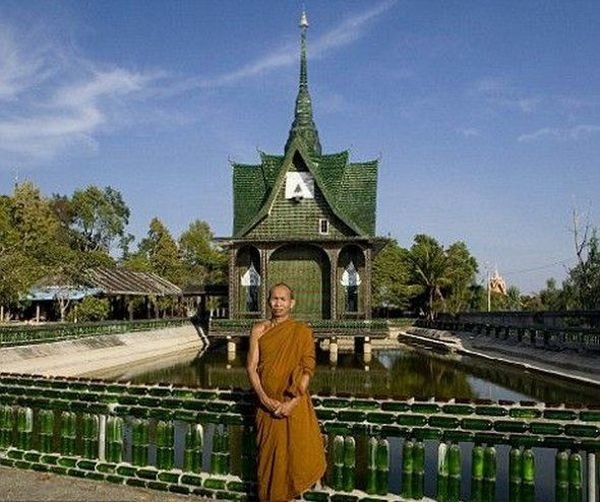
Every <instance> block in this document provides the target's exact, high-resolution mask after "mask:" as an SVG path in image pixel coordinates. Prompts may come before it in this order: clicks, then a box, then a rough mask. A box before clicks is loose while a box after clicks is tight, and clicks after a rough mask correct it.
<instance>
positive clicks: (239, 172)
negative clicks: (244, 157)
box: [233, 13, 377, 238]
mask: <svg viewBox="0 0 600 502" xmlns="http://www.w3.org/2000/svg"><path fill="white" fill-rule="evenodd" d="M307 28H308V21H307V19H306V14H305V13H303V14H302V18H301V21H300V29H301V38H300V79H299V86H298V95H297V97H296V105H295V109H294V121H293V123H292V126H291V129H290V132H289V136H288V140H287V142H286V145H285V150H284V155H271V154H267V153H264V152H260V164H238V163H234V164H233V206H234V207H233V213H234V214H233V237H237V238H239V237H243V236H244V235H245V234H246V233H247V232H249V231H250V230H251V229H252V228H253V227H254V226H255V225H256V224H257V223H258V222H260V221H261V220H262V219H263V218H264V217H266V216H267V215H268V213H269V211H270V209H271V206H272V203H273V199H274V197H275V196H276V194H277V190H278V189H279V188H280V187H281V185H282V183H283V180H284V178H285V172H286V171H287V170H288V169H289V168H290V167H291V164H292V161H293V156H294V155H295V153H296V152H298V153H299V154H300V155H301V156H302V157H303V159H304V161H305V163H306V165H307V167H308V169H309V171H311V172H312V174H313V176H314V179H315V183H316V184H317V186H318V187H319V189H320V190H321V192H322V194H323V196H324V198H325V200H326V201H327V203H328V205H329V207H330V208H331V210H332V211H333V213H334V214H335V215H336V216H337V217H338V218H339V219H340V220H341V221H342V222H343V223H345V224H346V225H347V226H348V227H349V228H350V229H351V230H352V231H353V232H355V234H356V235H357V236H373V235H375V210H376V208H375V206H376V200H377V160H373V161H368V162H354V163H350V162H349V161H348V158H349V155H348V151H342V152H339V153H333V154H323V153H322V151H321V143H320V141H319V134H318V131H317V128H316V125H315V122H314V120H313V113H312V102H311V98H310V94H309V91H308V69H307V57H306V30H307Z"/></svg>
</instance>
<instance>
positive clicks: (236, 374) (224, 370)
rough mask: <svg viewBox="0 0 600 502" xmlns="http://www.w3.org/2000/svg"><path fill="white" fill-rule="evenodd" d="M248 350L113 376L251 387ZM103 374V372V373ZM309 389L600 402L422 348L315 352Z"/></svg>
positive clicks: (594, 395)
mask: <svg viewBox="0 0 600 502" xmlns="http://www.w3.org/2000/svg"><path fill="white" fill-rule="evenodd" d="M245 358H246V354H245V352H244V351H242V350H238V352H237V354H236V356H235V358H232V357H231V354H228V353H227V350H226V348H225V347H224V346H220V347H211V348H209V349H208V350H206V351H204V352H202V353H200V354H197V355H196V356H195V357H194V356H192V357H188V359H187V360H186V361H181V362H177V363H173V362H172V361H170V362H168V363H167V364H166V365H165V366H163V367H156V366H155V367H154V368H153V369H152V370H150V371H148V370H147V369H145V370H144V369H136V368H135V367H132V368H129V369H128V370H127V371H125V372H120V373H118V374H113V375H110V377H112V378H116V379H119V380H131V381H133V382H137V383H152V382H169V383H175V384H183V385H187V386H193V387H205V388H213V387H220V388H231V387H237V388H249V382H248V379H247V376H246V370H245V367H244V365H245ZM103 376H106V375H103ZM311 390H312V392H329V393H344V394H354V395H365V396H380V397H381V396H384V397H392V398H406V397H412V396H415V397H421V398H430V397H436V398H457V399H491V400H512V401H521V400H532V401H543V402H546V403H585V404H599V403H600V392H599V390H598V388H597V387H594V386H591V385H589V386H588V385H585V384H582V383H577V384H576V385H573V382H569V381H566V380H563V379H559V378H556V377H552V376H547V375H540V374H538V373H531V372H529V371H525V370H523V369H521V368H516V367H512V366H507V365H505V364H500V363H499V364H493V363H492V364H490V362H489V361H488V360H485V361H484V360H481V359H478V358H474V357H468V356H459V355H456V354H446V353H438V352H435V351H432V350H428V349H426V348H424V347H418V346H403V348H402V349H399V350H383V351H376V352H373V354H372V356H371V358H370V360H367V361H365V358H364V356H363V355H359V354H353V353H340V354H339V355H338V360H337V364H335V365H333V364H331V363H330V361H329V352H327V351H322V350H318V351H317V369H316V372H315V376H314V378H313V380H312V381H311Z"/></svg>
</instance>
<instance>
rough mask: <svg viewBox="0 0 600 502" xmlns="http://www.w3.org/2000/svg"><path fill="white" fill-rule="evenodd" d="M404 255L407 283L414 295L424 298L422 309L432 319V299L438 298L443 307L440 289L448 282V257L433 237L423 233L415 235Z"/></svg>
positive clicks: (433, 310) (443, 301)
mask: <svg viewBox="0 0 600 502" xmlns="http://www.w3.org/2000/svg"><path fill="white" fill-rule="evenodd" d="M406 256H407V263H408V271H409V283H410V284H411V286H412V290H413V292H414V293H416V295H421V296H423V297H424V298H425V303H424V305H423V307H424V308H423V310H424V312H425V314H426V316H427V318H428V319H433V317H434V312H435V310H436V309H434V301H436V300H439V301H440V302H441V303H442V306H443V308H445V299H444V296H443V294H442V290H443V288H444V287H445V286H448V285H449V284H450V277H449V275H448V272H449V260H448V257H447V255H446V253H445V252H444V248H443V247H442V246H441V245H440V244H439V243H438V242H437V241H436V240H435V239H434V238H433V237H430V236H428V235H424V234H419V235H416V236H415V239H414V243H413V245H412V246H411V248H410V249H409V251H408V253H407V255H406Z"/></svg>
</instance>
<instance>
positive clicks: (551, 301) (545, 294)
mask: <svg viewBox="0 0 600 502" xmlns="http://www.w3.org/2000/svg"><path fill="white" fill-rule="evenodd" d="M537 296H538V298H539V306H540V309H538V310H564V309H565V295H564V294H563V291H562V290H561V289H559V288H558V287H557V286H556V280H555V279H554V278H550V279H548V280H547V281H546V287H545V288H544V289H542V290H541V291H540V292H539V293H538V295H537Z"/></svg>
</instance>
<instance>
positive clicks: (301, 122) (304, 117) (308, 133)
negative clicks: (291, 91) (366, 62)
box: [285, 11, 321, 155]
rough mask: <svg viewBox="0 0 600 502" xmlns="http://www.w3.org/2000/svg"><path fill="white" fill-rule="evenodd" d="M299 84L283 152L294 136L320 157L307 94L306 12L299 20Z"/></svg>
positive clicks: (319, 144)
mask: <svg viewBox="0 0 600 502" xmlns="http://www.w3.org/2000/svg"><path fill="white" fill-rule="evenodd" d="M299 26H300V30H301V32H300V82H299V86H298V96H297V97H296V108H295V110H294V122H293V123H292V127H291V129H290V134H289V137H288V140H287V143H286V144H285V150H286V151H287V149H288V147H289V146H290V144H291V143H292V141H293V139H294V138H295V137H296V136H300V137H301V138H302V139H303V140H304V143H305V144H306V146H307V147H308V148H309V149H310V151H311V152H312V153H315V154H317V155H321V143H320V142H319V133H318V131H317V127H316V125H315V123H314V121H313V114H312V102H311V99H310V94H309V92H308V70H307V63H306V30H307V29H308V19H307V18H306V12H304V11H303V12H302V17H301V18H300V24H299Z"/></svg>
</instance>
